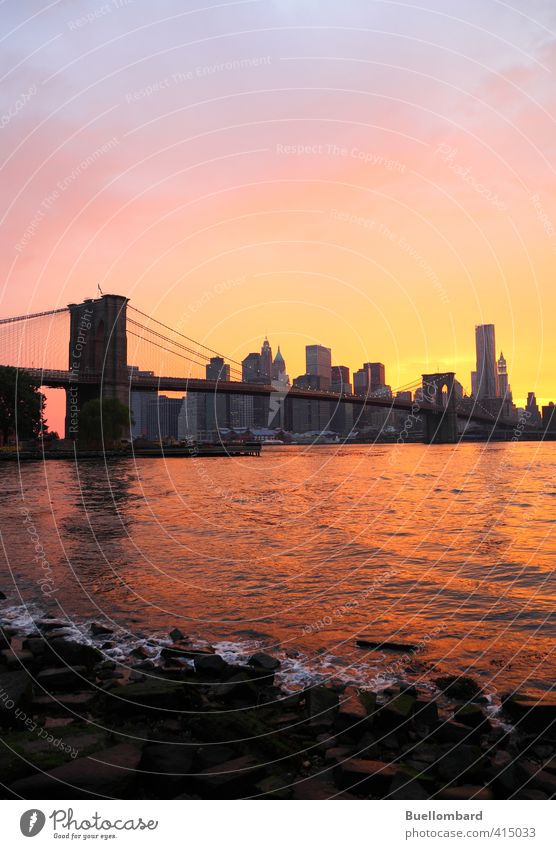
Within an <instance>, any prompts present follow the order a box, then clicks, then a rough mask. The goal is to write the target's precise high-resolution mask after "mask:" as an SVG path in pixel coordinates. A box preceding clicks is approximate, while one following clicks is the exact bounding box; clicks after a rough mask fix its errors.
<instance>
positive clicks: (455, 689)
mask: <svg viewBox="0 0 556 849" xmlns="http://www.w3.org/2000/svg"><path fill="white" fill-rule="evenodd" d="M434 683H435V684H436V686H437V687H438V689H439V690H442V692H443V693H444V694H445V695H446V696H448V698H451V699H460V700H461V701H465V702H467V701H472V700H473V699H476V698H477V697H478V696H480V695H481V688H480V687H479V685H478V684H477V682H476V681H474V680H473V678H469V677H468V676H466V675H460V676H457V675H443V676H441V677H440V678H435V679H434Z"/></svg>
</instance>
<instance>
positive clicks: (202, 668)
mask: <svg viewBox="0 0 556 849" xmlns="http://www.w3.org/2000/svg"><path fill="white" fill-rule="evenodd" d="M194 663H195V672H197V673H198V674H199V675H212V676H213V677H216V678H218V679H220V678H221V677H222V676H223V675H224V673H225V672H226V671H227V669H228V664H227V663H226V661H225V660H224V658H222V657H220V655H219V654H205V655H198V656H197V657H196V658H195V660H194Z"/></svg>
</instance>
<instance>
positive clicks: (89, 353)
mask: <svg viewBox="0 0 556 849" xmlns="http://www.w3.org/2000/svg"><path fill="white" fill-rule="evenodd" d="M216 355H218V356H221V357H223V358H224V359H225V360H226V361H227V362H228V363H229V364H230V378H231V379H230V380H207V379H205V378H204V377H203V376H202V373H203V371H204V368H205V366H206V364H207V362H208V361H209V359H210V358H211V357H213V356H216ZM0 364H1V365H6V366H13V367H16V368H18V369H22V370H25V372H26V373H28V374H30V375H31V376H32V378H33V379H34V380H36V381H37V382H38V383H39V384H40V385H41V386H43V387H49V388H62V389H64V390H65V392H66V421H65V429H66V437H67V438H71V437H72V428H71V410H72V409H74V410H75V409H80V408H81V407H82V406H83V404H85V403H86V402H87V401H89V400H91V399H94V398H99V397H102V398H118V399H119V400H120V401H121V402H122V403H124V404H126V405H128V406H129V405H130V397H131V393H132V392H134V391H139V390H140V391H142V392H152V393H153V397H156V394H157V393H158V392H180V393H185V392H203V393H218V394H222V395H229V394H235V395H244V396H255V397H262V398H264V399H267V400H268V402H270V399H271V397H272V396H273V395H276V391H277V390H276V387H275V386H272V385H265V384H259V383H246V382H244V381H243V379H242V372H241V363H239V362H237V361H235V360H234V359H233V358H231V357H225V356H224V355H223V354H222V353H219V352H217V351H214V350H212V349H211V348H209V347H207V346H206V345H204V344H203V343H202V342H199V341H198V340H195V339H193V338H191V337H189V336H187V335H186V334H185V333H183V332H182V329H180V328H172V327H170V326H168V325H165V324H163V323H162V322H160V321H157V320H156V319H154V318H152V317H151V316H149V315H148V314H147V313H145V312H142V311H141V310H139V309H137V308H136V307H134V306H133V305H132V304H131V303H130V301H129V299H128V298H127V297H125V296H123V295H108V294H107V295H102V296H101V297H99V298H95V299H93V298H89V299H86V300H85V301H83V302H82V303H79V304H69V305H68V306H67V307H62V308H59V309H53V310H48V311H44V312H38V313H33V314H29V315H20V316H14V317H11V318H3V319H0ZM404 389H406V390H408V389H409V390H413V391H416V390H418V391H417V392H416V396H415V400H405V399H400V398H395V397H394V398H392V399H391V398H386V397H373V396H372V395H370V394H367V395H353V394H348V393H347V392H340V393H338V392H329V391H322V390H313V389H301V388H297V387H288V390H287V393H285V394H284V397H283V405H284V411H285V420H286V421H288V419H289V418H291V410H292V408H293V406H294V405H295V404H296V403H300V402H307V401H310V402H321V403H323V404H327V405H329V409H330V417H331V418H332V416H333V415H334V413H335V412H336V413H337V412H338V411H341V410H342V409H343V408H344V407H345V406H346V405H353V407H354V408H359V409H360V408H361V407H363V408H367V407H369V408H379V409H383V410H391V411H398V412H401V413H405V414H406V415H407V416H408V417H409V416H411V417H414V418H415V417H421V418H422V419H423V422H424V426H423V438H424V441H425V442H426V443H455V442H457V441H458V439H459V434H460V432H461V430H462V423H463V424H465V423H467V425H469V424H470V423H474V424H478V425H480V426H482V427H483V428H485V429H486V430H487V431H488V432H489V433H490V434H491V435H493V436H494V435H496V434H500V433H502V432H509V431H512V430H513V429H514V428H515V424H516V423H515V421H514V420H510V419H507V418H503V417H501V415H500V414H499V413H495V412H490V411H489V410H488V409H486V408H483V407H481V405H480V404H479V403H478V402H473V403H471V404H470V403H469V399H465V402H464V401H463V399H462V398H461V395H460V394H459V393H458V392H457V391H456V381H455V373H454V372H450V371H449V372H442V373H433V374H423V375H421V376H419V377H418V378H417V379H416V380H415V382H414V383H413V384H411V386H406V387H404ZM458 422H459V424H458Z"/></svg>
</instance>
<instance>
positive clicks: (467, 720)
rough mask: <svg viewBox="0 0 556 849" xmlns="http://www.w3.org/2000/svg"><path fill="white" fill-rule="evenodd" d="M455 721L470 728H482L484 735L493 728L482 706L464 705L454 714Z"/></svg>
mask: <svg viewBox="0 0 556 849" xmlns="http://www.w3.org/2000/svg"><path fill="white" fill-rule="evenodd" d="M454 719H455V721H456V722H459V723H461V724H462V725H467V726H468V727H469V728H480V730H481V732H482V733H486V732H487V731H489V730H490V727H491V726H490V722H489V720H488V718H487V717H486V716H485V714H484V711H483V709H482V707H481V706H480V705H463V706H462V707H460V708H458V709H457V710H456V712H455V713H454Z"/></svg>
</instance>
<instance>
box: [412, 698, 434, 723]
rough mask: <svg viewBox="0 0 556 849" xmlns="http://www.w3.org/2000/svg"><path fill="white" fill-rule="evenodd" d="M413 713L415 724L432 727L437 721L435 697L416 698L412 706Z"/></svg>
mask: <svg viewBox="0 0 556 849" xmlns="http://www.w3.org/2000/svg"><path fill="white" fill-rule="evenodd" d="M413 715H414V718H415V722H416V724H417V725H426V726H427V727H429V728H432V727H433V726H435V725H436V724H437V723H438V705H437V703H436V700H435V699H423V698H421V699H417V701H416V702H415V706H414V708H413Z"/></svg>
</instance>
